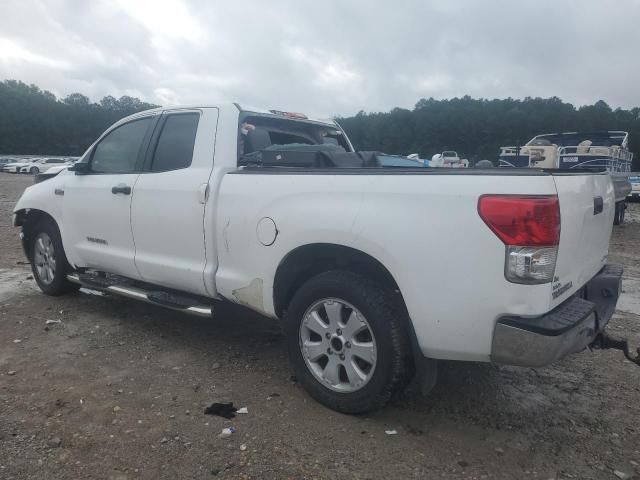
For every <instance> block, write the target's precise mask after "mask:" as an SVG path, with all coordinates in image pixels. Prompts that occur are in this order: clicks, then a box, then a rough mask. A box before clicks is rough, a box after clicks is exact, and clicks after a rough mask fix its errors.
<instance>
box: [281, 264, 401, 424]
mask: <svg viewBox="0 0 640 480" xmlns="http://www.w3.org/2000/svg"><path fill="white" fill-rule="evenodd" d="M403 312H404V309H403V308H400V306H399V305H398V299H397V298H395V295H394V293H393V292H392V291H391V292H390V291H387V290H385V289H383V288H381V287H380V286H378V285H377V284H376V283H374V282H372V281H370V280H369V279H368V278H366V277H363V276H360V275H357V274H354V273H351V272H347V271H330V272H326V273H322V274H320V275H318V276H316V277H314V278H312V279H311V280H309V281H308V282H307V283H305V284H304V285H303V286H302V287H300V289H299V290H298V291H297V292H296V294H295V295H294V297H293V299H292V301H291V303H290V305H289V308H288V309H287V313H286V315H285V328H286V330H287V343H288V350H289V356H290V359H291V362H292V363H293V367H294V370H295V373H296V375H297V377H298V379H299V381H300V383H301V384H302V386H303V387H304V388H305V389H306V390H307V391H308V392H309V394H310V395H311V396H312V397H313V398H315V399H316V400H317V401H319V402H320V403H322V404H324V405H326V406H327V407H329V408H332V409H334V410H337V411H339V412H343V413H364V412H369V411H373V410H377V409H379V408H381V407H383V406H384V405H385V404H386V403H387V402H388V401H389V399H390V398H391V396H392V395H393V394H394V393H395V392H396V391H397V390H399V389H400V388H401V387H403V386H404V385H405V384H406V383H407V382H408V380H409V379H410V376H411V373H412V368H413V362H412V358H411V353H410V352H411V350H410V342H409V336H408V319H407V318H406V314H405V313H403Z"/></svg>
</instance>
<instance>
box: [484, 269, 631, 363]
mask: <svg viewBox="0 0 640 480" xmlns="http://www.w3.org/2000/svg"><path fill="white" fill-rule="evenodd" d="M621 283H622V266H621V265H615V264H608V265H606V266H605V267H604V268H603V269H602V270H601V271H600V272H599V273H598V274H597V275H596V276H595V277H593V278H592V279H591V280H590V281H589V282H588V283H587V284H586V285H585V287H584V289H583V294H582V295H581V296H578V295H574V296H573V297H571V298H570V299H568V300H567V301H565V302H564V303H562V304H561V305H559V306H558V307H557V308H555V309H554V310H552V311H551V312H549V313H547V314H545V315H542V316H539V317H516V316H506V317H502V318H500V319H499V320H498V322H497V323H496V328H495V330H494V333H493V343H492V348H491V360H492V361H494V362H497V363H504V364H508V365H521V366H528V367H542V366H544V365H548V364H550V363H553V362H555V361H556V360H559V359H561V358H562V357H564V356H566V355H569V354H571V353H575V352H579V351H581V350H583V349H584V348H586V347H587V346H589V345H590V344H591V343H592V342H593V340H594V339H595V338H596V337H597V336H598V334H599V333H600V332H602V331H603V330H604V328H605V326H606V325H607V323H608V322H609V320H610V319H611V316H612V315H613V312H614V311H615V308H616V303H617V301H618V297H619V296H620V291H621Z"/></svg>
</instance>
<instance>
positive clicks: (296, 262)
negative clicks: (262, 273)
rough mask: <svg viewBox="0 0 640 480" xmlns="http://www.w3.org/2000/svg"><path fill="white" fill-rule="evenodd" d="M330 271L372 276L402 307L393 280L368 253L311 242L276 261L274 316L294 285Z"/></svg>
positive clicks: (284, 307) (283, 307)
mask: <svg viewBox="0 0 640 480" xmlns="http://www.w3.org/2000/svg"><path fill="white" fill-rule="evenodd" d="M330 270H348V271H351V272H354V273H359V274H362V275H365V276H367V277H368V278H371V279H373V280H374V281H376V282H377V283H379V284H380V285H382V286H383V287H384V288H387V289H389V290H392V291H394V292H396V293H397V294H398V296H399V299H400V300H401V302H402V307H403V308H406V307H405V304H404V299H403V298H402V293H401V292H400V288H399V287H398V283H397V282H396V279H395V278H394V276H393V275H392V274H391V272H390V271H389V270H388V269H387V268H386V267H385V265H384V264H383V263H382V262H380V261H379V260H378V259H376V258H375V257H373V256H372V255H370V254H368V253H365V252H363V251H361V250H358V249H356V248H353V247H347V246H344V245H339V244H333V243H311V244H306V245H302V246H299V247H296V248H295V249H293V250H291V251H290V252H289V253H287V254H286V255H285V256H284V257H283V258H282V260H281V261H280V263H279V265H278V268H277V269H276V273H275V276H274V281H273V305H274V310H275V313H276V316H278V318H282V315H283V314H284V311H285V310H286V308H287V305H288V303H289V301H290V300H291V298H292V297H293V295H294V294H295V293H296V291H297V290H298V288H299V287H300V286H301V285H302V284H303V283H304V282H305V281H306V280H308V279H309V278H311V277H313V276H315V275H318V274H320V273H323V272H327V271H330Z"/></svg>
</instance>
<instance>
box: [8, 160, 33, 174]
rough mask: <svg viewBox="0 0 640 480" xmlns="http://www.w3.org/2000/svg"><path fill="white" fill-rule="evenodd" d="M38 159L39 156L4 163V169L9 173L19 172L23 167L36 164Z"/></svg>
mask: <svg viewBox="0 0 640 480" xmlns="http://www.w3.org/2000/svg"><path fill="white" fill-rule="evenodd" d="M40 160H41V159H40V158H30V159H28V160H20V161H17V162H13V163H9V164H7V165H5V167H4V171H5V172H9V173H20V170H21V169H22V168H23V167H31V166H33V165H35V164H37V163H38V162H39V161H40Z"/></svg>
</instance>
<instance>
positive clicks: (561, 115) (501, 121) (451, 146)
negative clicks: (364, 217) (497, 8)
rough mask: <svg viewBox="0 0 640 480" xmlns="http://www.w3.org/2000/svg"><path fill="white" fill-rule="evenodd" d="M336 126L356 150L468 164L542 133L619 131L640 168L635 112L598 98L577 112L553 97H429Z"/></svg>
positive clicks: (639, 112) (639, 122) (639, 113)
mask: <svg viewBox="0 0 640 480" xmlns="http://www.w3.org/2000/svg"><path fill="white" fill-rule="evenodd" d="M338 122H339V123H340V125H341V126H342V127H343V128H344V130H345V131H346V132H347V134H348V135H349V138H350V139H351V141H352V142H353V144H354V146H355V147H356V148H357V149H359V150H376V151H382V152H386V153H394V154H403V155H406V154H410V153H419V154H420V156H421V158H431V156H432V155H433V154H435V153H440V152H442V151H444V150H456V151H457V152H458V153H459V154H460V156H461V157H463V158H468V159H469V160H471V161H472V162H474V161H477V160H481V159H488V160H492V161H494V162H495V161H496V160H497V157H498V154H499V153H500V147H501V146H509V145H515V146H519V145H524V144H525V143H526V142H528V141H529V140H530V139H531V138H532V137H534V136H535V135H539V134H542V133H554V132H575V131H583V132H590V131H596V130H624V131H627V132H629V148H630V149H631V150H632V151H633V152H634V163H633V169H634V170H635V171H637V170H640V108H637V107H636V108H632V109H630V110H624V109H621V108H617V109H615V110H613V109H611V107H609V105H607V104H606V103H605V102H604V101H602V100H600V101H598V102H596V103H595V104H593V105H585V106H581V107H578V108H576V107H574V106H573V105H572V104H570V103H566V102H563V101H562V100H560V99H559V98H557V97H552V98H530V97H527V98H525V99H523V100H517V99H513V98H507V99H495V100H487V99H474V98H471V97H469V96H465V97H462V98H453V99H450V100H435V99H433V98H429V99H421V100H420V101H418V102H417V103H416V105H415V107H414V108H413V110H409V109H404V108H394V109H393V110H391V111H390V112H376V113H365V112H363V111H361V112H358V114H356V115H355V116H353V117H345V118H339V119H338Z"/></svg>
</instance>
